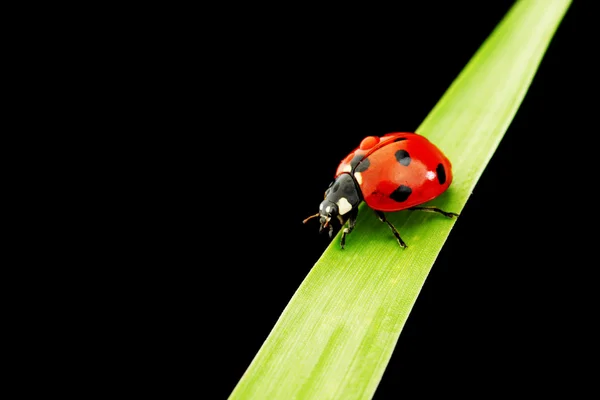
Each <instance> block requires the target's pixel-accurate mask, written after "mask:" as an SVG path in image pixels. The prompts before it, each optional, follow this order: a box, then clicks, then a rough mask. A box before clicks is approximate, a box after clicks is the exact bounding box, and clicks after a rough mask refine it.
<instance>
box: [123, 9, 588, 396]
mask: <svg viewBox="0 0 600 400" xmlns="http://www.w3.org/2000/svg"><path fill="white" fill-rule="evenodd" d="M511 5H512V2H511V1H496V2H462V3H458V4H456V2H420V4H419V5H415V4H411V5H410V6H408V5H395V6H394V8H389V9H386V8H381V9H375V8H373V7H372V8H370V9H368V10H363V9H361V7H362V6H359V5H357V6H353V7H355V8H351V6H349V5H345V6H344V8H342V7H340V8H339V9H332V8H329V9H320V8H315V9H306V8H303V7H305V6H304V5H300V4H299V5H298V8H297V9H295V8H293V7H286V9H285V10H283V9H282V10H274V9H271V8H269V9H265V10H264V12H263V11H261V10H257V9H255V8H253V9H252V10H239V9H233V10H228V11H227V13H226V14H225V15H227V17H225V18H223V16H222V15H221V18H220V19H219V22H220V23H219V24H216V25H217V27H215V26H211V28H210V29H205V30H204V29H201V31H202V32H201V34H200V35H199V38H197V37H198V35H197V36H194V39H193V40H191V44H190V39H189V38H188V39H187V40H186V41H185V43H186V45H184V46H179V47H177V50H176V51H174V53H177V54H178V56H179V58H178V59H177V61H174V64H173V65H171V66H170V67H169V69H170V70H171V71H174V72H173V75H174V76H173V85H174V86H176V87H177V91H178V92H177V93H178V94H179V96H174V97H173V98H172V99H162V101H163V102H167V103H169V104H170V105H171V107H172V114H170V115H169V118H168V119H169V121H168V123H167V125H168V126H169V132H168V133H167V132H165V134H164V138H165V139H166V138H168V139H169V141H170V142H171V143H172V140H171V139H172V138H173V137H177V139H176V140H175V144H174V145H172V147H170V148H169V149H168V150H167V149H165V150H164V152H163V153H158V155H153V156H156V157H163V156H164V159H165V161H164V163H165V165H166V164H169V165H168V166H169V167H171V168H172V167H173V166H174V167H175V168H174V169H175V171H176V172H174V173H172V172H170V171H171V169H169V172H162V171H161V168H160V167H159V168H157V173H156V178H157V179H161V180H163V181H164V182H166V183H167V186H168V190H169V193H168V195H167V196H165V193H164V192H161V193H159V190H157V193H156V195H157V197H159V198H163V197H170V198H169V199H168V201H167V202H165V204H168V206H165V207H168V210H166V212H165V210H164V209H163V210H162V213H161V216H160V217H155V218H153V219H152V218H151V219H150V220H148V221H147V222H146V224H148V227H149V229H150V230H152V229H155V228H156V225H160V226H161V227H162V226H166V227H167V228H164V229H159V230H157V232H159V233H158V235H159V237H160V239H161V240H159V241H158V244H148V245H147V247H145V248H144V249H143V251H144V252H145V253H146V254H148V255H149V259H150V260H152V261H151V264H152V267H148V268H147V269H143V273H141V275H140V279H141V282H142V283H139V285H141V286H143V287H144V289H143V290H144V293H147V295H144V296H142V297H143V298H140V299H139V302H134V304H136V306H135V307H133V308H132V309H131V313H130V314H129V315H132V317H131V318H132V319H131V320H127V323H128V324H133V325H136V326H137V325H141V326H143V327H144V328H143V329H142V331H143V332H144V333H142V334H139V333H138V334H135V335H133V336H132V337H131V338H130V345H131V346H132V347H133V348H136V349H138V350H140V351H139V352H138V351H135V352H133V353H132V354H133V355H132V362H135V363H139V364H142V365H144V366H145V367H146V368H147V369H148V370H150V371H152V373H151V374H150V375H151V376H154V373H156V376H157V377H158V378H156V379H150V380H149V381H148V382H145V384H148V383H149V384H151V385H165V386H168V387H169V388H170V390H177V389H182V388H185V389H186V390H192V391H196V392H197V393H198V394H200V393H203V392H205V391H206V390H211V391H212V393H213V395H212V396H210V398H226V397H227V396H228V395H229V394H230V393H231V391H232V390H233V388H234V387H235V385H236V383H237V382H238V381H239V379H240V378H241V376H242V374H243V373H244V371H245V370H246V368H247V367H248V365H249V364H250V362H251V361H252V359H253V357H254V355H255V354H256V352H257V351H258V350H259V348H260V346H261V345H262V343H263V341H264V340H265V339H266V337H267V336H268V334H269V332H270V331H271V329H272V327H273V325H274V324H275V322H276V321H277V319H278V317H279V315H280V314H281V312H282V311H283V309H284V308H285V306H286V304H287V302H288V301H289V299H290V298H291V297H292V295H293V294H294V292H295V290H296V289H297V288H298V286H299V285H300V284H301V283H302V281H303V279H304V277H305V276H306V274H307V273H308V272H309V271H310V269H311V267H312V266H313V265H314V263H315V262H316V261H317V259H318V258H319V256H320V255H321V254H322V252H323V250H324V249H325V248H326V246H327V245H328V238H327V237H326V236H325V235H319V234H318V233H317V225H316V224H315V225H313V224H307V225H303V224H302V223H301V221H302V220H303V219H304V218H306V217H307V216H309V215H311V214H314V213H315V212H316V211H317V207H318V204H319V202H320V201H321V199H322V194H323V191H324V189H325V188H326V187H327V185H328V184H329V182H330V181H331V179H332V176H333V173H334V171H335V168H336V167H337V163H338V162H339V160H341V159H342V158H343V157H344V156H345V155H346V154H347V153H348V152H349V151H350V150H351V149H353V148H354V147H356V145H357V144H358V143H359V142H360V140H361V139H362V138H363V137H365V136H368V135H382V134H384V133H387V132H392V131H413V130H415V129H416V128H417V127H418V125H419V124H420V123H421V122H422V121H423V119H424V118H425V117H426V115H427V114H428V112H429V111H430V110H431V109H432V108H433V106H434V105H435V104H436V102H437V101H438V100H439V98H440V97H441V96H442V94H443V93H444V92H445V90H446V89H447V88H448V86H449V85H450V84H451V82H452V81H453V79H454V78H455V77H456V76H457V74H458V73H459V72H460V71H461V70H462V68H463V67H464V65H465V64H466V63H467V62H468V61H469V59H470V58H471V56H472V55H473V54H474V52H475V51H476V50H477V49H478V47H479V46H480V45H481V44H482V42H483V41H484V40H485V38H486V37H487V36H488V35H489V33H490V32H491V31H492V29H493V28H494V27H495V26H496V24H497V23H498V22H499V21H500V19H501V18H502V17H503V15H504V14H505V12H506V11H508V9H509V8H510V6H511ZM583 13H584V10H582V9H581V5H580V3H577V2H576V4H574V5H572V7H571V9H570V10H569V12H568V14H567V15H566V17H565V19H564V20H563V23H562V24H561V26H560V27H559V29H558V31H557V33H556V35H555V38H554V39H553V41H552V43H551V45H550V47H549V49H548V51H547V53H546V56H545V58H544V60H543V62H542V64H541V66H540V68H539V70H538V72H537V74H536V76H535V79H534V81H533V82H532V85H531V87H530V90H529V92H528V94H527V96H526V98H525V100H524V102H523V103H522V105H521V108H520V109H519V111H518V113H517V115H516V117H515V119H514V121H513V123H512V124H511V126H510V127H509V129H508V131H507V133H506V135H505V137H504V139H503V140H502V142H501V144H500V146H499V148H498V150H497V151H496V153H495V155H494V157H493V158H492V160H491V162H490V163H489V164H488V166H487V168H486V170H485V172H484V174H483V176H482V177H481V179H480V181H479V182H478V184H477V186H476V187H475V189H474V191H473V194H472V196H471V197H470V199H469V200H468V203H467V205H466V207H465V208H464V210H462V213H461V217H460V218H459V220H458V221H457V223H456V225H455V227H454V229H453V231H452V233H451V235H450V237H449V238H448V241H447V242H446V244H445V246H444V248H443V250H442V252H441V253H440V255H439V257H438V259H437V261H436V263H435V265H434V266H433V269H432V271H431V273H430V275H429V277H428V279H427V281H426V283H425V286H424V288H423V290H422V292H421V294H420V296H419V298H418V300H417V302H416V305H415V307H414V309H413V311H412V313H411V314H410V316H409V318H408V321H407V323H406V325H405V327H404V329H403V331H402V333H401V335H400V338H399V341H398V344H397V346H396V350H395V353H394V355H393V357H392V359H391V361H390V363H389V366H388V368H387V370H386V372H385V374H384V376H383V379H382V381H381V384H380V386H379V388H378V389H377V392H376V395H375V398H376V399H391V398H397V397H399V394H400V393H403V392H405V391H408V392H409V393H414V392H418V393H420V394H421V395H423V394H429V393H430V392H433V391H435V392H436V393H439V390H442V391H443V392H444V393H447V394H466V393H477V392H478V391H479V390H482V391H483V392H485V393H490V392H497V391H506V392H512V391H515V390H517V388H518V387H520V386H519V385H522V384H523V385H525V387H527V388H530V389H532V390H533V389H535V388H536V387H537V385H538V384H539V385H546V386H547V385H548V380H549V379H550V378H549V374H552V373H553V372H554V371H563V370H565V368H566V367H565V365H566V364H568V361H565V360H567V359H569V356H570V355H577V354H579V353H578V352H577V351H576V350H574V348H572V346H573V344H574V343H573V341H572V340H568V341H566V340H563V335H564V336H566V335H568V333H569V331H570V330H571V329H575V330H577V331H579V330H580V329H581V327H579V323H578V321H579V320H578V318H577V317H575V316H574V314H573V313H574V311H573V310H574V309H577V305H578V304H579V300H578V299H579V297H578V296H579V294H584V295H585V294H586V293H577V291H576V290H575V289H574V286H575V285H576V282H578V279H577V277H578V276H580V275H579V274H580V272H581V271H578V270H577V269H578V268H580V267H581V266H583V264H581V265H580V264H579V261H581V259H580V258H581V257H582V256H581V254H583V253H582V252H583V251H584V250H585V248H586V246H587V242H586V241H585V240H581V239H585V238H580V237H578V238H571V239H569V234H570V228H571V226H572V225H574V224H575V223H576V221H578V220H577V218H581V217H585V210H583V211H582V209H580V208H578V206H577V205H578V204H579V205H581V204H585V201H584V200H585V199H588V198H589V197H588V195H587V192H588V189H587V186H585V185H583V184H582V185H580V184H579V183H578V184H577V185H574V181H575V180H576V178H577V177H578V172H577V171H578V163H579V161H578V157H579V156H578V154H579V152H580V151H581V152H583V151H584V150H585V147H586V146H585V145H583V144H581V142H580V141H579V139H578V135H579V132H581V131H582V128H583V129H588V130H589V129H591V128H588V127H583V125H581V126H577V125H576V124H579V123H581V120H582V117H583V115H585V112H584V108H585V106H584V104H586V101H585V100H583V98H582V93H585V91H586V89H585V88H586V86H587V83H588V75H586V74H587V73H588V68H589V65H590V61H589V60H588V59H587V55H586V54H587V53H585V52H582V51H581V50H580V46H581V47H583V46H582V43H581V40H582V37H584V36H585V35H584V34H580V29H581V28H582V25H581V20H582V18H583ZM210 19H211V18H210V15H206V16H205V19H204V22H205V23H208V21H209V20H210ZM588 51H589V49H588ZM182 53H186V54H183V55H182ZM188 57H189V58H188ZM198 58H199V59H200V61H198ZM191 59H196V61H195V62H194V63H193V64H189V63H188V60H191ZM180 68H181V71H180ZM188 88H189V89H188ZM171 100H172V102H171V103H170V101H171ZM163 122H164V121H163ZM171 132H175V133H171ZM179 138H181V139H179ZM160 140H162V139H159V141H160ZM166 152H168V153H169V154H165V153H166ZM585 179H586V178H583V180H584V183H585ZM574 187H575V188H576V189H577V190H573V189H574ZM159 205H160V204H159ZM158 218H161V219H160V220H159V219H158ZM157 222H158V224H157ZM357 229H359V228H357ZM153 232H154V231H153ZM578 249H579V250H580V251H579V252H578V251H577V250H578ZM574 269H575V271H574ZM570 282H573V284H572V285H571V284H570ZM581 301H583V300H581ZM136 332H138V331H137V330H136ZM563 332H564V333H563ZM140 343H143V345H142V344H140ZM540 370H542V371H543V372H542V373H541V374H540V375H537V372H539V371H540ZM207 371H208V375H206V373H207ZM534 371H536V372H535V373H534ZM534 376H538V378H534ZM557 383H558V382H557V381H555V380H552V383H551V384H552V385H555V384H557ZM207 387H208V389H207Z"/></svg>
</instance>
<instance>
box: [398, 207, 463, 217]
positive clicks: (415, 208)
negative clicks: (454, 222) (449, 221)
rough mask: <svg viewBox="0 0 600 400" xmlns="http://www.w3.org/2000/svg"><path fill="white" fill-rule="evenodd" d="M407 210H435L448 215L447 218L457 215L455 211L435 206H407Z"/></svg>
mask: <svg viewBox="0 0 600 400" xmlns="http://www.w3.org/2000/svg"><path fill="white" fill-rule="evenodd" d="M409 210H411V211H428V212H436V213H439V214H442V215H443V216H445V217H448V218H452V217H458V214H457V213H453V212H448V211H444V210H442V209H439V208H437V207H411V208H409Z"/></svg>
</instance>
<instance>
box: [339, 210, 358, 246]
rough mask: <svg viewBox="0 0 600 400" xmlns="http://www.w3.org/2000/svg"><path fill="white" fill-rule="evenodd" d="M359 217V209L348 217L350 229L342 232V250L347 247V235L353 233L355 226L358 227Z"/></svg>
mask: <svg viewBox="0 0 600 400" xmlns="http://www.w3.org/2000/svg"><path fill="white" fill-rule="evenodd" d="M357 216H358V209H355V210H352V212H351V213H350V215H349V216H348V227H347V228H344V230H343V231H342V240H341V242H340V244H341V245H342V249H343V248H344V246H345V245H346V235H347V234H349V233H350V232H352V230H353V229H354V226H355V225H356V217H357Z"/></svg>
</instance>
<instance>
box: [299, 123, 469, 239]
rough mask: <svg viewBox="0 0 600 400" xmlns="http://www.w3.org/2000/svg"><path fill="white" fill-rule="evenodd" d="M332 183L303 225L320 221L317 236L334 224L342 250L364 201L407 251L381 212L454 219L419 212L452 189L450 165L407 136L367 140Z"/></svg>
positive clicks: (420, 138)
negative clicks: (337, 225)
mask: <svg viewBox="0 0 600 400" xmlns="http://www.w3.org/2000/svg"><path fill="white" fill-rule="evenodd" d="M334 178H335V179H334V181H333V182H331V184H330V185H329V188H328V189H327V190H326V191H325V200H323V202H322V203H321V205H320V206H319V212H318V213H317V214H315V215H312V216H310V217H308V218H307V219H305V220H304V222H306V221H308V220H309V219H311V218H315V217H320V223H321V227H320V231H322V230H323V229H325V228H328V229H329V236H330V237H331V236H332V235H333V222H332V221H336V220H337V221H338V222H339V223H340V226H341V227H343V226H344V225H345V224H346V222H347V223H348V226H347V227H345V228H344V230H343V231H342V240H341V246H342V248H344V245H345V242H346V235H348V234H349V233H350V232H352V230H353V229H354V226H355V224H356V217H357V215H358V206H359V205H360V204H361V203H362V202H363V201H364V202H365V203H366V204H367V205H368V206H369V207H370V208H372V209H373V210H374V211H375V213H376V214H377V216H378V217H379V219H380V220H381V221H382V222H385V223H387V224H388V226H389V227H390V229H391V230H392V233H393V234H394V236H395V237H396V240H398V243H399V244H400V246H401V247H407V246H406V243H404V241H403V240H402V238H401V237H400V234H399V233H398V231H397V230H396V228H395V227H394V226H393V225H392V224H391V223H390V222H389V221H388V220H387V219H386V217H385V214H384V212H390V211H400V210H422V211H430V212H437V213H440V214H442V215H445V216H446V217H457V216H458V214H456V213H452V212H446V211H443V210H441V209H439V208H437V207H430V206H429V207H428V206H419V205H420V204H423V203H425V202H427V201H429V200H432V199H434V198H435V197H437V196H439V195H440V194H442V193H443V192H445V191H446V189H448V187H449V186H450V184H451V183H452V164H451V163H450V160H448V158H447V157H446V156H445V155H444V153H442V151H441V150H440V149H438V148H437V147H436V146H435V145H434V144H433V143H431V142H430V141H429V140H428V139H426V138H425V137H423V136H420V135H418V134H416V133H409V132H395V133H388V134H386V135H384V136H381V137H377V136H368V137H366V138H364V139H363V140H362V142H361V143H360V146H358V147H357V148H356V149H354V151H352V152H351V153H350V154H348V156H346V158H344V159H343V160H342V162H341V163H340V164H339V166H338V168H337V171H336V173H335V177H334Z"/></svg>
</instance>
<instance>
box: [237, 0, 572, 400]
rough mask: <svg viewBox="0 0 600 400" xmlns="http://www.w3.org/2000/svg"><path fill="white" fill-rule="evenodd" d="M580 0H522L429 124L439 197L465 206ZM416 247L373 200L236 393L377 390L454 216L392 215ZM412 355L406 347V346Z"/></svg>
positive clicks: (362, 393) (447, 204) (340, 394)
mask: <svg viewBox="0 0 600 400" xmlns="http://www.w3.org/2000/svg"><path fill="white" fill-rule="evenodd" d="M570 3H571V1H570V0H553V1H540V0H522V1H518V2H516V3H515V5H514V6H513V8H512V9H511V10H510V11H509V13H508V14H507V15H506V16H505V18H504V19H503V21H502V22H501V23H500V24H499V25H498V26H497V27H496V29H495V30H494V32H492V34H491V35H490V37H489V38H488V39H487V40H486V42H485V43H484V44H483V45H482V46H481V48H480V49H479V50H478V52H477V53H476V54H475V55H474V56H473V58H472V59H471V61H470V62H469V63H468V64H467V66H466V67H465V68H464V70H463V71H462V72H461V74H460V75H459V76H458V77H457V78H456V80H455V81H454V83H453V84H452V85H451V87H450V88H449V89H448V91H447V92H446V93H445V95H444V96H443V97H442V99H441V100H440V101H439V103H438V104H437V105H436V106H435V108H434V109H433V110H432V111H431V113H430V114H429V115H428V117H427V118H426V119H425V121H424V122H423V123H422V125H421V126H420V127H419V129H418V130H417V132H419V133H420V134H422V135H424V136H427V137H428V138H429V139H430V140H431V141H433V142H434V143H436V144H437V145H438V147H440V148H441V149H442V151H444V153H445V154H446V155H447V156H448V157H449V159H450V160H452V163H453V171H454V182H453V184H452V186H451V187H450V189H449V190H448V191H447V192H446V193H444V194H443V195H442V196H440V197H439V198H437V199H435V200H434V201H432V202H430V203H429V204H431V205H436V206H439V207H441V208H443V209H445V210H448V211H454V212H460V211H461V210H462V208H463V207H464V205H465V204H466V202H467V199H468V197H469V195H470V194H471V192H472V190H473V188H474V186H475V184H476V183H477V180H478V179H479V177H480V176H481V174H482V172H483V170H484V168H485V166H486V164H487V162H488V161H489V159H490V158H491V157H492V155H493V153H494V151H495V149H496V147H497V146H498V144H499V142H500V140H501V139H502V136H503V135H504V132H505V131H506V130H507V128H508V126H509V124H510V123H511V121H512V119H513V117H514V115H515V113H516V111H517V109H518V107H519V105H520V104H521V101H522V100H523V98H524V96H525V93H526V91H527V89H528V87H529V85H530V83H531V81H532V79H533V76H534V74H535V72H536V70H537V68H538V65H539V64H540V62H541V60H542V57H543V55H544V52H545V50H546V48H547V46H548V45H549V43H550V40H551V39H552V36H553V35H554V33H555V31H556V29H557V27H558V25H559V23H560V21H561V20H562V17H563V16H564V13H565V12H566V11H567V9H568V7H569V5H570ZM388 218H389V220H390V221H391V222H392V223H393V224H394V225H395V226H396V227H397V228H398V230H399V231H400V232H401V233H402V238H403V239H404V240H405V241H406V242H407V244H408V245H409V248H408V249H406V250H402V249H400V248H399V246H398V244H397V243H396V241H395V240H394V239H393V237H392V236H391V235H390V232H389V230H388V229H387V227H385V225H382V224H381V222H379V221H378V220H377V218H375V217H374V215H373V213H372V212H370V211H369V210H368V209H367V208H366V207H364V206H361V211H360V213H359V218H358V222H357V228H356V229H355V230H354V231H353V232H352V234H351V235H349V237H348V239H347V246H346V249H345V250H341V249H340V247H339V237H337V238H335V239H334V240H333V241H332V243H331V245H330V246H329V247H328V248H327V250H326V251H325V252H324V253H323V255H322V256H321V258H320V259H319V260H318V261H317V263H316V264H315V265H314V267H313V268H312V270H311V271H310V273H309V274H308V276H307V277H306V278H305V280H304V282H303V283H302V284H301V286H300V287H299V288H298V290H297V292H296V293H295V294H294V296H293V297H292V299H291V301H290V302H289V304H288V305H287V307H286V308H285V310H284V311H283V313H282V315H281V317H280V318H279V320H278V321H277V323H276V325H275V327H274V328H273V330H272V331H271V333H270V335H269V336H268V338H267V339H266V341H265V342H264V344H263V346H262V347H261V349H260V350H259V352H258V354H257V355H256V357H255V358H254V360H253V361H252V363H251V364H250V366H249V367H248V369H247V370H246V372H245V374H244V375H243V376H242V377H241V380H240V381H239V383H238V385H237V386H236V387H235V389H234V390H233V392H232V394H231V396H230V399H285V400H288V399H320V400H323V399H369V398H371V397H372V396H373V394H374V393H375V390H376V388H377V385H378V383H379V381H380V380H381V377H382V375H383V372H384V370H385V368H386V365H387V363H388V361H389V359H390V357H391V355H392V352H393V350H394V347H395V345H396V342H397V340H398V337H399V336H400V332H401V330H402V328H403V326H404V324H405V322H406V320H407V318H408V315H409V313H410V311H411V309H412V307H413V305H414V303H415V301H416V299H417V296H418V294H419V292H420V290H421V288H422V286H423V284H424V282H425V279H426V277H427V275H428V274H429V271H430V269H431V266H432V265H433V263H434V261H435V259H436V257H437V255H438V254H439V252H440V250H441V248H442V246H443V244H444V242H445V240H446V238H447V237H448V235H449V233H450V230H451V229H452V226H453V224H454V221H453V220H450V219H447V218H444V217H442V216H439V215H437V214H430V213H424V212H399V213H390V214H388ZM400 356H401V355H400Z"/></svg>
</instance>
